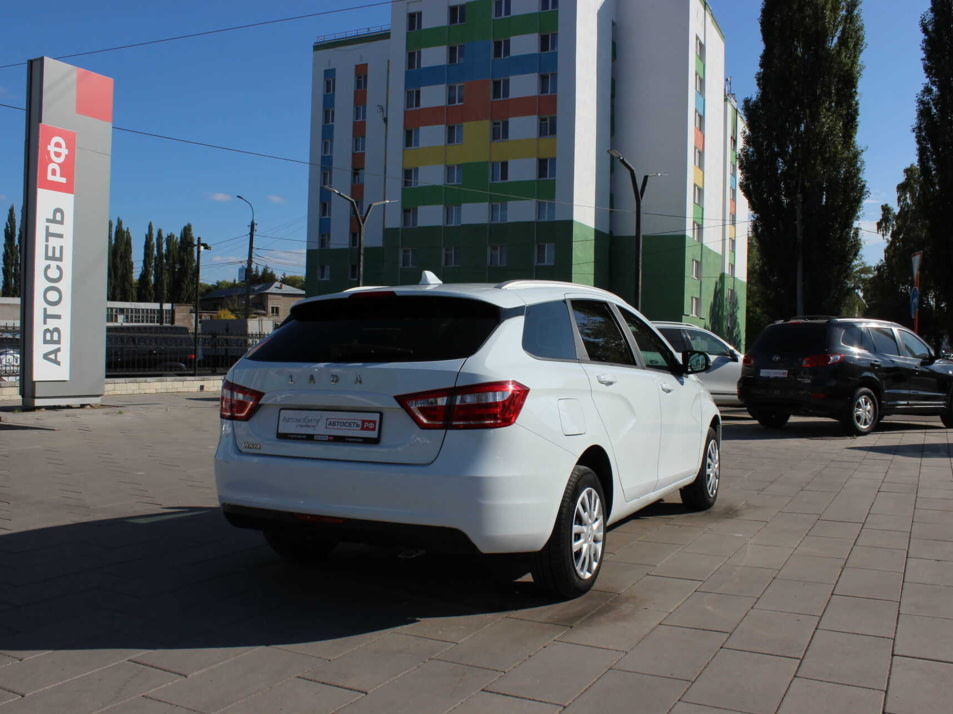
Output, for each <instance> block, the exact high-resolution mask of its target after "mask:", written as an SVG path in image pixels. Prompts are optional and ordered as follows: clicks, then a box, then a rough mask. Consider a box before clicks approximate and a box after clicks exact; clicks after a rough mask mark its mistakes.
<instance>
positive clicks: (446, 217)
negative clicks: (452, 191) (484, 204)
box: [443, 204, 463, 226]
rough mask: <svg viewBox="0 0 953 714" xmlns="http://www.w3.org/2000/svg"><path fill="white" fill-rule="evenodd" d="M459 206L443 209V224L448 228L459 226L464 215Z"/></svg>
mask: <svg viewBox="0 0 953 714" xmlns="http://www.w3.org/2000/svg"><path fill="white" fill-rule="evenodd" d="M461 208H462V207H461V206H460V205H459V204H457V205H455V206H444V207H443V222H444V224H445V225H448V226H459V225H460V220H461V218H462V215H463V211H462V210H461Z"/></svg>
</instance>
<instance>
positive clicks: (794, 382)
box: [738, 317, 953, 436]
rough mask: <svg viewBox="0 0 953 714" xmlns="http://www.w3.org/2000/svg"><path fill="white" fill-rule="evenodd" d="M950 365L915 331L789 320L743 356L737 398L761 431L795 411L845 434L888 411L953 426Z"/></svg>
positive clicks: (874, 323)
mask: <svg viewBox="0 0 953 714" xmlns="http://www.w3.org/2000/svg"><path fill="white" fill-rule="evenodd" d="M951 394H953V362H950V361H948V360H945V359H942V358H940V357H938V356H937V355H936V354H935V353H934V352H933V350H932V349H930V347H929V345H927V344H926V343H925V342H924V341H923V340H921V339H920V338H919V337H917V336H916V335H915V334H914V333H913V332H911V331H910V330H908V329H906V328H905V327H902V326H901V325H898V324H896V323H893V322H885V321H883V320H868V319H865V318H834V317H808V318H792V319H790V320H784V321H781V322H775V323H774V324H771V325H768V326H767V327H766V328H765V329H764V332H762V333H761V334H760V335H759V336H758V339H757V340H755V342H754V344H753V345H752V346H751V348H750V349H749V350H748V353H747V354H746V355H745V356H744V361H743V363H742V369H741V379H740V380H739V381H738V397H739V398H740V399H741V401H742V402H743V403H744V405H745V407H747V409H748V412H749V413H750V414H751V416H752V417H754V418H755V419H757V420H758V422H760V423H761V424H762V425H763V426H767V427H774V428H779V427H782V426H784V424H785V423H787V420H788V418H789V417H790V416H791V415H792V414H799V415H807V416H824V417H831V418H833V419H837V420H839V421H840V422H841V423H842V424H843V425H844V430H845V431H846V432H847V433H848V434H854V435H858V436H860V435H863V434H868V433H870V432H871V431H873V430H874V428H875V427H876V426H877V423H878V422H879V421H880V420H881V419H882V418H883V417H884V416H886V415H888V414H936V415H939V416H940V418H941V419H942V420H943V424H944V425H945V426H947V427H953V404H951Z"/></svg>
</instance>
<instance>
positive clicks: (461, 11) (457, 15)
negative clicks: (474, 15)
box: [447, 5, 467, 25]
mask: <svg viewBox="0 0 953 714" xmlns="http://www.w3.org/2000/svg"><path fill="white" fill-rule="evenodd" d="M466 21H467V6H466V5H451V6H450V8H449V11H448V13H447V24H448V25H462V24H463V23H465V22H466Z"/></svg>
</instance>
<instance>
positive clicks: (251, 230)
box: [235, 196, 255, 335]
mask: <svg viewBox="0 0 953 714" xmlns="http://www.w3.org/2000/svg"><path fill="white" fill-rule="evenodd" d="M235 198H238V199H240V200H242V201H244V202H245V203H247V204H248V207H249V208H250V209H251V225H250V226H249V227H248V262H247V263H246V264H245V334H246V335H247V334H248V320H249V319H250V318H251V266H252V255H253V253H254V250H255V207H254V206H253V205H251V201H249V200H248V199H247V198H243V197H242V196H235Z"/></svg>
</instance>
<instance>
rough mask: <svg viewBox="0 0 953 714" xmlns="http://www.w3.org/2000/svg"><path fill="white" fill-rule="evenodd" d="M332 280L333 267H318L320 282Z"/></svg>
mask: <svg viewBox="0 0 953 714" xmlns="http://www.w3.org/2000/svg"><path fill="white" fill-rule="evenodd" d="M330 279H331V266H330V265H319V266H318V280H330Z"/></svg>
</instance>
